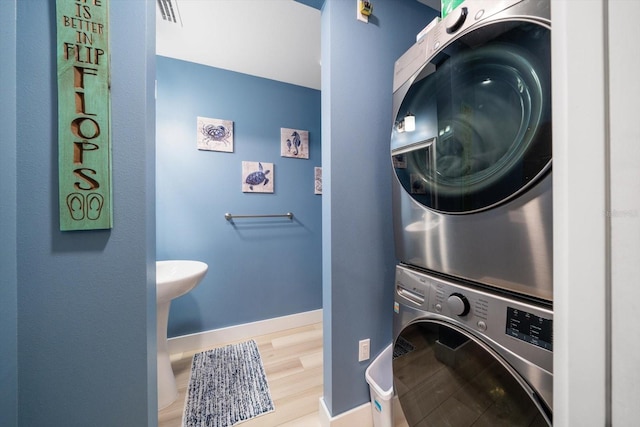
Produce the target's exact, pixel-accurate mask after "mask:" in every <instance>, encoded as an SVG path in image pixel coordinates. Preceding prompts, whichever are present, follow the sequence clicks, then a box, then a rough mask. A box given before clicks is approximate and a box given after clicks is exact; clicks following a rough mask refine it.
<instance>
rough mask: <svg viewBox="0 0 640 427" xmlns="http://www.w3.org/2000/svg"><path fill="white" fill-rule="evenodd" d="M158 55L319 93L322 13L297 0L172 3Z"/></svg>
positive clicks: (159, 25)
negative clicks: (174, 16) (173, 17)
mask: <svg viewBox="0 0 640 427" xmlns="http://www.w3.org/2000/svg"><path fill="white" fill-rule="evenodd" d="M171 3H172V5H173V7H174V10H176V9H177V13H178V15H179V18H180V20H181V21H182V25H180V22H178V23H177V24H176V23H170V22H168V21H165V20H163V19H162V14H161V13H160V11H159V9H158V13H156V53H157V54H158V55H162V56H167V57H170V58H176V59H181V60H184V61H190V62H196V63H199V64H204V65H208V66H211V67H216V68H222V69H226V70H231V71H236V72H240V73H245V74H251V75H254V76H258V77H263V78H267V79H272V80H278V81H283V82H286V83H291V84H295V85H299V86H305V87H310V88H313V89H320V11H319V10H317V9H314V8H312V7H309V6H306V5H304V4H301V3H298V2H296V1H294V0H171Z"/></svg>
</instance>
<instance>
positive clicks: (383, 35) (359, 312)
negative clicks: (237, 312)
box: [321, 0, 436, 415]
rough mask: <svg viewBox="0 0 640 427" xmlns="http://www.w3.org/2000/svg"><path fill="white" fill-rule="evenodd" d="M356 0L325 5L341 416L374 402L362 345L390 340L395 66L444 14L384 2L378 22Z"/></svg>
mask: <svg viewBox="0 0 640 427" xmlns="http://www.w3.org/2000/svg"><path fill="white" fill-rule="evenodd" d="M354 7H355V5H354V4H353V3H352V2H350V1H343V0H326V2H325V4H324V6H323V9H322V18H321V19H322V120H323V144H322V162H323V171H324V192H325V194H324V196H323V197H324V204H323V208H322V209H323V304H324V306H323V307H324V361H325V362H324V363H325V371H324V399H325V403H326V405H327V407H328V409H329V410H330V411H331V414H332V415H337V414H340V413H342V412H344V411H346V410H349V409H352V408H354V407H356V406H358V405H360V404H362V403H365V402H366V401H368V400H369V392H368V387H367V384H366V382H365V376H364V372H365V370H366V368H367V366H368V364H369V363H370V361H366V362H361V363H358V357H357V356H358V341H359V340H361V339H364V338H371V354H372V359H373V358H374V357H375V356H376V355H377V354H378V353H379V352H380V351H382V350H383V349H384V347H386V346H387V345H388V344H389V343H390V342H391V339H392V337H391V325H392V310H393V282H394V279H393V277H394V276H393V275H394V266H395V260H394V251H393V233H392V218H391V176H392V175H391V161H390V158H389V141H390V135H391V125H392V118H391V108H392V82H393V64H394V62H395V61H396V59H397V58H398V57H399V56H400V55H401V54H402V53H404V51H405V50H406V49H408V48H409V47H410V46H411V45H412V44H413V43H414V42H415V36H416V34H417V33H418V32H420V30H422V28H424V27H425V26H426V25H427V24H428V23H429V22H430V21H431V20H432V19H433V18H434V17H435V16H436V12H435V11H433V10H432V9H430V8H428V7H426V6H423V5H422V4H420V3H418V2H417V1H415V0H402V1H398V0H377V1H375V2H374V13H373V16H372V17H370V19H369V24H364V23H362V22H359V21H357V20H356V19H355V16H354V15H355V12H354Z"/></svg>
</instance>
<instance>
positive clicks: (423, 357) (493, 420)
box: [392, 266, 553, 427]
mask: <svg viewBox="0 0 640 427" xmlns="http://www.w3.org/2000/svg"><path fill="white" fill-rule="evenodd" d="M394 316H395V317H394V326H393V329H394V331H393V332H394V341H395V346H394V358H393V361H392V366H393V385H394V389H395V392H396V394H397V396H398V399H399V401H400V406H401V407H402V411H403V412H404V416H405V418H406V420H407V423H408V425H409V426H411V427H416V426H419V427H427V426H437V427H440V426H449V427H467V426H476V427H477V426H492V427H494V426H509V427H514V426H549V425H551V424H552V413H553V393H552V386H553V353H552V350H553V332H552V329H553V328H552V323H553V315H552V312H551V310H550V307H549V306H545V305H541V304H532V303H531V302H528V301H526V300H518V299H514V298H511V297H505V296H504V294H502V295H501V294H498V293H491V292H489V291H485V290H481V289H479V288H477V287H469V286H464V285H460V284H457V283H455V282H453V281H450V280H445V279H442V278H439V277H436V276H432V275H428V274H424V273H419V272H416V271H414V270H410V269H407V268H405V267H402V266H399V267H397V269H396V292H395V315H394Z"/></svg>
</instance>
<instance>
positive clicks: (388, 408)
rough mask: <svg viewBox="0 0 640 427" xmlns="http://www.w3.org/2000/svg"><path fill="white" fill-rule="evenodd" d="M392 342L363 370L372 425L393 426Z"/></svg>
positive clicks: (380, 426) (377, 426)
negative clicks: (369, 399)
mask: <svg viewBox="0 0 640 427" xmlns="http://www.w3.org/2000/svg"><path fill="white" fill-rule="evenodd" d="M392 358H393V344H389V346H388V347H387V348H385V349H384V350H383V351H382V353H380V354H379V355H378V357H376V358H375V359H374V360H373V362H371V364H370V365H369V367H368V368H367V370H366V371H365V378H366V379H367V383H368V384H369V394H370V395H371V411H372V414H373V426H374V427H393V402H392V399H393V369H392V367H391V360H392Z"/></svg>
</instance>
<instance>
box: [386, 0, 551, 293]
mask: <svg viewBox="0 0 640 427" xmlns="http://www.w3.org/2000/svg"><path fill="white" fill-rule="evenodd" d="M549 8H550V5H549V1H548V0H546V1H545V0H536V1H534V0H499V1H498V0H486V1H485V0H467V1H465V2H463V3H462V4H461V5H460V6H458V7H457V8H456V9H455V10H454V11H453V12H452V13H451V14H449V15H447V17H446V18H444V19H443V20H441V21H440V22H437V23H435V22H434V25H433V27H432V28H431V29H430V30H428V31H427V32H426V35H425V36H424V37H422V38H421V39H420V40H418V41H417V42H416V43H415V45H414V46H413V47H411V48H410V49H409V50H408V51H407V52H406V53H405V54H404V55H402V56H401V57H400V58H399V59H398V61H397V62H396V64H395V70H394V82H393V90H394V93H393V117H394V126H393V131H392V135H391V159H392V164H393V170H394V172H395V173H394V179H393V184H392V186H393V192H392V194H393V216H394V235H395V249H396V256H397V259H398V260H399V262H400V263H401V264H403V265H407V266H410V267H413V268H415V269H416V270H420V271H422V270H423V271H427V272H429V271H433V272H437V273H440V274H444V275H447V276H450V277H452V278H456V279H461V280H464V281H467V282H469V283H473V284H476V285H479V286H481V287H489V288H495V289H499V290H503V291H506V292H509V293H514V294H517V295H524V296H527V297H530V298H533V299H539V300H543V301H552V299H553V295H552V293H553V282H552V270H553V261H552V260H553V252H552V234H553V233H552V174H551V160H552V153H551V150H552V140H551V45H550V33H551V24H550V19H549Z"/></svg>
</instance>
